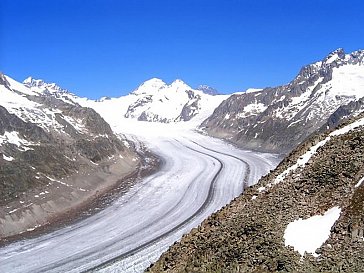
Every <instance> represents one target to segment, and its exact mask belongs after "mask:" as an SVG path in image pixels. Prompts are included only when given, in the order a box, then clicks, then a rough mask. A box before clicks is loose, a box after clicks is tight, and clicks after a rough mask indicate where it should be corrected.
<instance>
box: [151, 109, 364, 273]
mask: <svg viewBox="0 0 364 273" xmlns="http://www.w3.org/2000/svg"><path fill="white" fill-rule="evenodd" d="M363 151H364V114H363V113H362V114H359V115H358V116H357V117H356V119H355V120H352V121H351V122H349V123H348V124H344V125H343V126H342V127H341V128H340V129H337V130H334V131H333V132H331V133H330V134H328V133H325V134H322V135H319V136H316V137H312V138H311V139H309V140H308V141H306V142H305V143H303V144H302V145H300V146H299V147H298V148H297V149H296V150H295V151H293V152H292V153H291V155H290V156H289V157H287V158H286V159H285V160H284V161H283V162H282V163H281V164H280V165H279V166H278V167H277V168H276V169H275V170H274V171H273V172H271V173H270V174H268V175H267V176H265V177H263V178H262V179H261V180H260V181H259V182H258V184H256V185H255V186H253V187H251V188H249V189H247V190H246V191H245V192H244V194H242V195H241V196H239V197H238V198H236V199H235V200H234V201H232V202H231V203H230V204H229V205H227V206H226V207H224V208H223V209H221V210H220V211H218V212H217V213H215V214H213V215H211V216H210V217H209V218H208V219H206V220H205V221H204V222H203V223H202V224H201V226H199V227H198V228H196V229H193V230H192V231H191V233H190V234H188V235H185V236H184V237H183V238H182V239H181V241H180V242H177V243H176V244H174V245H173V246H171V247H170V249H169V250H168V251H167V252H166V253H165V254H163V255H162V257H161V258H160V260H159V261H158V262H157V263H156V264H154V265H153V266H152V267H151V268H150V269H149V270H148V272H276V271H282V272H363V271H364V251H363V250H364V237H363V236H364V218H363V215H364V207H363V204H364V154H363ZM305 252H306V253H305Z"/></svg>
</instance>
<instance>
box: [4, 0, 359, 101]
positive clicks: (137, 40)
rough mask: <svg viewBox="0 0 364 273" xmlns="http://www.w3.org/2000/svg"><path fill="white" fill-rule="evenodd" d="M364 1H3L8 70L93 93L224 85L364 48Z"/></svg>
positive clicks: (272, 77) (286, 77) (268, 77)
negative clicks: (160, 84) (154, 81)
mask: <svg viewBox="0 0 364 273" xmlns="http://www.w3.org/2000/svg"><path fill="white" fill-rule="evenodd" d="M363 2H364V1H351V0H347V1H330V0H325V1H324V0H305V1H303V0H302V1H296V0H286V1H273V0H271V1H267V0H265V1H264V0H262V1H258V0H255V1H242V0H241V1H237V0H220V1H214V0H210V1H205V0H183V1H182V0H180V1H175V0H161V1H147V0H145V1H141V0H128V1H116V0H88V1H83V0H52V1H48V0H37V1H36V0H34V1H30V0H29V1H20V0H1V1H0V71H2V72H4V73H5V74H7V75H9V76H11V77H13V78H15V79H16V80H19V81H20V80H21V81H22V80H23V79H24V78H26V77H27V76H30V75H31V76H33V77H35V78H42V79H44V80H46V81H49V82H57V83H58V84H59V85H61V86H62V87H64V88H67V89H69V90H71V91H72V92H74V93H76V94H78V95H80V96H87V97H90V98H98V97H101V96H121V95H123V94H126V93H128V92H129V91H132V90H133V89H135V88H136V87H137V86H138V85H139V84H140V83H142V82H143V81H145V80H147V79H149V78H152V77H158V78H162V79H163V80H164V81H166V82H171V81H173V80H174V79H176V78H180V79H182V80H184V81H185V82H186V83H188V84H189V85H191V86H192V87H195V86H197V85H199V84H207V85H210V86H212V87H215V88H216V89H218V90H219V91H221V92H223V93H229V92H233V91H240V90H244V89H246V88H248V87H267V86H276V85H280V84H284V83H287V82H289V81H290V80H291V79H292V78H293V77H294V76H295V75H296V74H297V73H298V71H299V69H300V68H301V67H302V66H303V65H305V64H308V63H311V62H313V61H316V60H320V59H322V58H323V57H324V56H326V55H327V54H328V53H329V52H331V51H333V50H335V49H336V48H338V47H343V48H344V49H345V51H346V52H351V51H353V50H357V49H364V16H363V13H362V12H363V10H364V3H363Z"/></svg>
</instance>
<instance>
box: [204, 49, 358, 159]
mask: <svg viewBox="0 0 364 273" xmlns="http://www.w3.org/2000/svg"><path fill="white" fill-rule="evenodd" d="M363 75H364V51H363V50H359V51H355V52H353V53H351V54H345V52H344V51H343V49H338V50H336V51H334V52H332V53H330V54H329V55H328V56H327V57H325V58H324V59H323V60H322V61H319V62H316V63H314V64H310V65H307V66H305V67H303V68H302V69H301V71H300V72H299V73H298V75H297V76H296V77H295V79H294V80H292V81H291V82H290V83H288V84H286V85H282V86H278V87H275V88H265V89H263V90H255V91H254V92H246V93H242V94H234V95H232V96H231V97H229V98H228V99H226V100H225V101H223V102H222V103H221V104H220V105H219V107H217V108H216V109H215V111H214V113H213V114H212V115H211V116H210V117H209V118H208V119H206V120H205V121H204V122H203V123H202V125H201V128H202V129H203V130H204V131H206V132H207V133H208V134H209V135H212V136H216V137H220V138H224V139H227V140H229V141H231V142H233V143H235V144H237V145H239V146H241V147H244V148H248V149H254V150H259V151H265V152H274V153H281V154H287V153H289V152H290V151H291V150H292V149H294V148H295V147H296V146H297V145H298V144H300V143H301V142H302V141H304V140H305V139H306V138H307V137H308V136H309V135H310V134H312V133H313V132H314V131H316V130H317V129H318V128H320V127H321V126H323V125H324V124H326V123H327V122H328V121H335V120H337V119H340V118H341V117H346V116H345V115H346V114H348V111H346V110H348V109H349V108H350V109H353V108H357V109H359V108H360V107H361V108H363V101H362V100H361V101H359V102H358V100H359V99H360V98H363V97H364V76H363ZM340 107H342V108H341V111H337V110H339V108H340ZM345 109H346V110H345ZM333 113H335V116H333V117H332V116H331V115H332V114H333ZM340 116H341V117H340ZM331 123H332V122H331Z"/></svg>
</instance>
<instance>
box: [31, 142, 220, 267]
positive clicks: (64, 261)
mask: <svg viewBox="0 0 364 273" xmlns="http://www.w3.org/2000/svg"><path fill="white" fill-rule="evenodd" d="M175 142H177V143H179V144H180V145H181V146H183V147H185V148H188V149H190V150H192V151H194V152H198V153H200V154H204V155H207V156H208V157H211V158H214V159H215V160H217V161H218V162H219V164H220V168H219V170H218V172H217V173H216V174H215V176H214V178H213V179H212V183H211V184H210V188H209V192H208V196H207V198H206V200H205V202H204V203H203V204H202V205H201V207H200V208H199V209H198V211H197V212H195V213H194V214H193V215H192V216H191V217H189V218H187V219H186V220H185V221H183V222H182V223H180V224H179V225H177V226H176V227H174V228H173V229H171V230H169V231H168V232H165V233H163V234H161V235H159V236H158V237H156V238H154V239H153V240H151V241H149V242H146V243H144V244H142V245H140V246H139V247H137V248H134V249H132V250H130V251H128V252H125V253H123V254H121V255H119V256H117V257H115V258H112V259H111V260H108V261H105V262H103V263H101V264H99V265H97V266H95V267H93V268H91V269H87V270H85V271H84V272H89V271H93V270H96V269H100V268H103V267H106V266H107V265H109V264H112V263H114V262H116V261H117V260H122V259H125V258H128V257H130V256H132V255H134V254H135V253H137V252H138V251H140V250H143V249H144V248H146V247H148V246H150V245H152V244H154V243H155V242H157V241H159V240H160V239H162V238H164V237H166V236H168V235H169V234H171V233H173V232H175V231H176V230H178V229H179V228H182V227H183V226H184V225H186V224H188V223H189V221H191V220H192V219H194V217H195V216H197V215H198V214H199V213H202V212H203V209H204V208H206V207H207V206H208V205H209V204H210V202H211V200H213V198H212V197H213V195H214V191H215V189H214V187H215V180H216V179H217V177H218V175H219V174H220V172H221V170H222V168H223V163H222V162H221V161H220V160H219V159H218V158H216V157H214V156H211V155H209V154H206V153H203V152H200V151H197V150H195V149H192V148H189V147H187V146H185V145H184V144H182V143H181V142H179V141H178V140H175ZM163 160H164V159H163ZM191 186H192V183H191V184H190V185H189V186H188V188H187V190H186V192H185V193H184V195H183V196H182V197H181V198H180V200H179V201H178V202H177V203H176V204H175V205H174V206H173V207H172V208H171V209H169V210H168V211H167V212H166V213H164V214H163V215H161V216H159V217H158V218H157V219H156V220H155V221H154V222H155V223H157V222H159V221H160V220H162V219H163V218H165V217H167V216H168V215H169V214H171V213H173V212H174V211H175V209H176V208H178V206H179V204H180V203H181V202H182V201H183V199H184V197H185V196H186V194H187V192H188V190H189V189H190V188H191ZM146 228H147V227H143V228H141V229H138V230H137V231H136V232H134V233H133V234H130V235H129V236H127V237H124V238H123V239H127V238H129V237H131V236H133V235H134V234H136V233H138V232H141V231H143V230H144V229H146ZM116 243H118V242H113V243H107V245H105V248H106V247H111V246H113V245H115V244H116ZM92 253H93V251H92V250H90V252H87V253H85V252H82V253H80V254H79V255H77V256H74V257H73V259H71V260H69V259H67V260H66V259H64V260H61V261H59V262H56V263H53V264H50V265H47V266H44V267H43V268H39V269H38V271H37V272H39V273H42V272H48V271H50V270H54V269H57V268H58V267H61V266H64V265H66V264H68V263H70V262H72V261H75V260H77V259H79V258H82V257H86V256H88V254H92Z"/></svg>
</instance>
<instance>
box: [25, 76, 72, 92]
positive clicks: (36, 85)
mask: <svg viewBox="0 0 364 273" xmlns="http://www.w3.org/2000/svg"><path fill="white" fill-rule="evenodd" d="M23 84H24V85H25V86H26V87H29V88H31V89H32V91H36V92H37V91H38V92H39V91H42V92H44V91H49V92H51V93H54V92H59V93H68V91H67V90H66V89H63V88H61V87H60V86H58V85H57V84H55V83H46V82H45V81H43V80H41V79H34V78H32V77H28V78H26V79H25V80H24V81H23ZM36 89H38V90H36Z"/></svg>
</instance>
